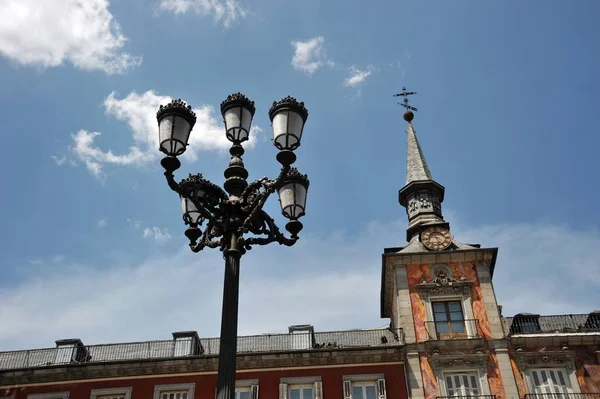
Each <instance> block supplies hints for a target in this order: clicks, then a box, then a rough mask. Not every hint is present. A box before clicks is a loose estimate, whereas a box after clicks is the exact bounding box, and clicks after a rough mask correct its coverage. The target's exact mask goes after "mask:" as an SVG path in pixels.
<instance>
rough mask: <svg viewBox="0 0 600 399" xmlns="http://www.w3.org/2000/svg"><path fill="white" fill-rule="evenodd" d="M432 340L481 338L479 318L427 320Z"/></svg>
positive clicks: (426, 325) (427, 328) (428, 331)
mask: <svg viewBox="0 0 600 399" xmlns="http://www.w3.org/2000/svg"><path fill="white" fill-rule="evenodd" d="M425 329H426V330H427V334H428V335H429V339H430V340H446V339H468V338H479V337H481V334H480V333H479V320H477V319H466V320H453V321H426V322H425Z"/></svg>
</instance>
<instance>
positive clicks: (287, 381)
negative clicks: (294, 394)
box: [279, 376, 323, 399]
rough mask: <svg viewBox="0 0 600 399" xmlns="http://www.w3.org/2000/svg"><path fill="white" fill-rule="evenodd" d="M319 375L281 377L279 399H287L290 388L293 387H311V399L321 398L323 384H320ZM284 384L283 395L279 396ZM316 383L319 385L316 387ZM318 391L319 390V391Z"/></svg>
mask: <svg viewBox="0 0 600 399" xmlns="http://www.w3.org/2000/svg"><path fill="white" fill-rule="evenodd" d="M321 384H322V382H321V377H320V376H317V377H290V378H281V379H280V380H279V396H280V397H279V399H287V398H289V397H290V390H291V389H294V388H312V390H313V399H323V386H322V385H321ZM284 385H285V397H283V398H282V397H281V394H282V392H281V388H282V386H284ZM317 385H319V386H320V387H319V388H318V389H317ZM319 391H320V392H319Z"/></svg>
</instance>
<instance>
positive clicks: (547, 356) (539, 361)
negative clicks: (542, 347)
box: [515, 351, 575, 370]
mask: <svg viewBox="0 0 600 399" xmlns="http://www.w3.org/2000/svg"><path fill="white" fill-rule="evenodd" d="M515 358H516V360H517V363H519V367H520V368H521V369H524V368H532V367H564V368H567V369H569V370H573V369H575V363H574V360H573V359H574V358H575V357H574V353H573V352H572V351H560V352H559V351H544V352H517V353H515Z"/></svg>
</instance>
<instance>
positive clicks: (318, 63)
mask: <svg viewBox="0 0 600 399" xmlns="http://www.w3.org/2000/svg"><path fill="white" fill-rule="evenodd" d="M324 44H325V39H324V38H323V37H322V36H317V37H313V38H312V39H309V40H306V41H304V42H302V41H292V46H293V47H294V56H293V57H292V66H293V67H294V68H295V69H297V70H300V71H303V72H306V73H307V74H309V75H312V74H313V73H314V72H315V71H316V70H317V69H319V68H321V67H324V66H328V67H332V66H334V65H335V63H334V62H333V61H331V60H330V59H329V58H327V55H326V54H325V48H324Z"/></svg>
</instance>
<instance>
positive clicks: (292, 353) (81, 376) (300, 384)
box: [0, 111, 600, 399]
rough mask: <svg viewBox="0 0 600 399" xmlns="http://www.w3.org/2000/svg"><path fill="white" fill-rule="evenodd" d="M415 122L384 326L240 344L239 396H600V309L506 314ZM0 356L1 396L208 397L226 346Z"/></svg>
mask: <svg viewBox="0 0 600 399" xmlns="http://www.w3.org/2000/svg"><path fill="white" fill-rule="evenodd" d="M404 117H405V120H406V121H407V122H408V127H407V173H406V185H405V186H404V187H403V188H402V189H401V190H400V192H399V202H400V204H401V205H402V206H404V207H405V208H406V213H407V215H408V227H407V237H406V238H407V242H408V243H407V245H405V246H403V247H397V248H387V249H385V250H384V253H383V256H382V276H381V309H380V312H381V317H382V318H389V320H390V326H389V328H386V329H375V330H349V331H334V332H314V330H313V327H312V326H310V325H302V326H290V328H289V333H287V334H264V335H258V336H250V337H239V338H238V359H237V368H238V372H237V382H236V399H258V398H261V399H332V398H336V399H406V398H411V399H446V398H449V397H469V398H480V399H600V312H593V313H590V314H585V315H563V316H539V315H534V314H525V313H522V314H517V315H515V316H514V317H503V316H502V312H501V307H500V306H499V305H498V302H497V299H496V295H495V292H494V287H493V284H492V277H493V275H494V269H495V266H496V256H497V253H498V249H497V248H481V246H480V245H477V244H466V243H463V242H460V241H458V240H457V239H456V238H455V237H453V236H452V234H451V231H450V227H451V226H450V225H449V223H448V222H446V221H445V220H444V218H443V214H442V206H441V204H442V202H443V200H444V194H445V188H444V187H443V186H442V185H440V184H439V183H437V182H436V181H435V180H433V178H432V175H431V172H430V170H429V168H428V166H427V162H426V161H425V157H424V155H423V151H422V149H421V146H420V144H419V141H418V139H417V135H416V132H415V129H414V127H413V124H412V120H413V117H414V115H413V114H412V112H410V111H409V112H407V113H405V115H404ZM55 344H56V346H55V347H53V348H49V349H33V350H23V351H11V352H0V399H8V398H10V399H66V398H70V399H74V398H75V399H194V398H195V399H199V398H202V399H210V398H213V397H214V396H215V394H216V385H217V366H218V349H219V340H218V339H216V338H200V337H199V336H198V334H197V333H196V332H193V331H184V332H176V333H173V337H172V339H169V340H165V341H150V342H136V343H121V344H109V345H84V344H83V342H81V340H79V339H67V340H59V341H56V343H55Z"/></svg>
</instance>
